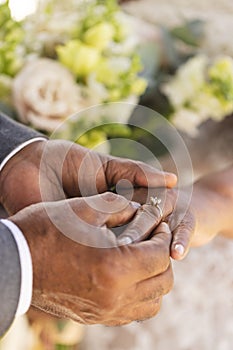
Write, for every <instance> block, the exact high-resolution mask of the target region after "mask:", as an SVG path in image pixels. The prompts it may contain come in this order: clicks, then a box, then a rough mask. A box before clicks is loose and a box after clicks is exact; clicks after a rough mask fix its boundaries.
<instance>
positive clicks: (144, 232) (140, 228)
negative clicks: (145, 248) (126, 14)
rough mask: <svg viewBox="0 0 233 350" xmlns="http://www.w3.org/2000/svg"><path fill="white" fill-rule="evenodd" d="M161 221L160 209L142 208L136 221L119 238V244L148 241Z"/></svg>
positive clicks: (146, 206) (150, 206) (136, 216)
mask: <svg viewBox="0 0 233 350" xmlns="http://www.w3.org/2000/svg"><path fill="white" fill-rule="evenodd" d="M161 220H162V217H161V212H160V210H159V209H158V207H156V206H153V205H143V206H141V208H140V209H139V210H138V211H137V213H136V215H135V217H134V219H133V220H132V221H131V223H130V224H129V225H128V227H127V228H126V229H125V231H124V232H123V233H122V234H121V235H120V236H119V237H118V239H117V241H118V244H119V245H124V244H130V243H133V242H139V241H143V240H145V239H147V238H148V237H149V236H150V235H151V233H152V231H153V230H154V229H155V228H156V227H157V226H158V225H159V223H160V222H161Z"/></svg>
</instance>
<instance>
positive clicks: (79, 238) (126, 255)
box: [10, 193, 173, 326]
mask: <svg viewBox="0 0 233 350" xmlns="http://www.w3.org/2000/svg"><path fill="white" fill-rule="evenodd" d="M96 208H99V210H98V209H96ZM136 208H137V207H136V206H135V204H134V203H131V202H128V201H127V200H126V199H125V198H123V197H121V196H119V195H114V194H112V193H105V194H102V195H97V196H93V197H89V198H77V199H70V200H66V201H58V202H53V203H40V204H36V205H32V206H30V207H27V208H26V209H23V210H22V211H20V212H18V213H17V214H15V215H14V216H12V217H10V220H12V221H13V222H14V223H15V224H16V225H18V227H19V228H20V229H21V230H22V232H23V233H24V235H25V237H26V239H27V241H28V244H29V247H30V251H31V255H32V261H33V272H34V281H33V282H34V283H33V300H32V305H33V306H35V307H37V308H39V309H41V310H44V311H45V312H49V313H51V314H53V315H57V316H59V317H62V318H64V317H65V318H70V319H73V320H75V321H78V322H81V323H85V324H96V323H101V324H105V325H111V326H112V325H122V324H126V323H129V322H131V321H134V320H143V319H146V318H149V317H152V316H154V315H155V314H157V312H158V311H159V308H160V303H161V299H162V297H163V295H164V294H166V293H167V292H169V290H170V289H171V287H172V284H173V275H172V269H171V265H170V259H169V246H170V241H171V233H170V230H169V228H168V226H167V225H166V224H165V223H164V224H161V225H160V226H159V227H158V228H157V229H156V230H155V231H154V232H153V234H152V236H151V238H150V240H148V241H146V242H138V243H135V244H132V245H122V246H117V240H116V237H115V235H114V234H113V233H112V232H111V230H110V229H109V227H112V226H118V225H123V224H125V223H127V222H128V221H129V220H131V219H132V217H133V216H134V214H135V212H136V210H137V209H136ZM126 231H127V229H126ZM84 243H85V244H84ZM88 244H89V245H88ZM104 247H105V248H104Z"/></svg>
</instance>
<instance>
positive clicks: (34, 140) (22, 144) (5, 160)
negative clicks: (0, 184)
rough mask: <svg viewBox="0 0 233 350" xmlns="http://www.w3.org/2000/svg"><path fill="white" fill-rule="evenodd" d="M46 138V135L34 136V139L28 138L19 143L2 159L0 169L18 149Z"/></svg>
mask: <svg viewBox="0 0 233 350" xmlns="http://www.w3.org/2000/svg"><path fill="white" fill-rule="evenodd" d="M45 140H47V139H46V137H35V138H34V139H30V140H28V141H26V142H23V143H21V145H19V146H18V147H16V148H15V149H14V150H13V151H12V152H11V153H9V154H8V155H7V156H6V158H5V159H3V161H2V163H1V164H0V171H1V170H2V169H3V168H4V166H5V165H6V163H7V162H8V161H9V160H10V159H11V158H12V157H14V155H16V154H17V153H18V152H19V151H21V150H22V149H23V148H24V147H26V146H28V145H30V144H31V143H33V142H36V141H45Z"/></svg>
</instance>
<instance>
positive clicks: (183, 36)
mask: <svg viewBox="0 0 233 350" xmlns="http://www.w3.org/2000/svg"><path fill="white" fill-rule="evenodd" d="M204 25H205V22H204V21H202V20H200V19H194V20H192V21H188V22H185V24H184V25H182V26H178V27H175V28H174V29H172V30H171V35H172V36H173V37H174V38H177V39H179V40H181V41H183V42H184V43H185V44H187V45H190V46H194V47H198V46H199V45H200V43H201V40H202V39H203V37H204Z"/></svg>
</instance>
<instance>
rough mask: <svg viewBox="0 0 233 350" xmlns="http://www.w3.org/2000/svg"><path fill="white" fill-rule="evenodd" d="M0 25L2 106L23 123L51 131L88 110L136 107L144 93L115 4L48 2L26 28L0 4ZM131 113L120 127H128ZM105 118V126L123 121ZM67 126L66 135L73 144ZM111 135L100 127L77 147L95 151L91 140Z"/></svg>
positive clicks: (132, 43)
mask: <svg viewBox="0 0 233 350" xmlns="http://www.w3.org/2000/svg"><path fill="white" fill-rule="evenodd" d="M0 25H1V28H4V30H3V31H1V36H0V54H1V58H2V59H1V63H0V100H1V101H2V102H4V103H5V104H7V105H8V106H10V105H11V107H12V108H13V109H15V111H16V112H17V117H18V118H19V120H20V121H22V122H23V123H26V124H29V125H31V126H33V127H35V128H37V129H40V130H43V131H46V132H48V133H52V132H53V131H54V130H55V129H56V127H57V126H58V125H59V124H60V123H61V122H62V121H63V120H65V119H66V118H67V117H68V116H70V115H72V114H75V113H77V112H79V111H81V110H83V109H85V108H87V107H90V106H93V105H97V104H107V103H109V102H118V101H124V102H128V103H132V104H135V103H137V101H138V97H139V96H140V95H141V94H142V93H143V92H144V91H145V89H146V85H147V83H146V80H145V79H143V78H142V77H140V76H139V72H140V71H141V70H142V65H141V63H140V58H139V56H138V55H137V53H135V49H136V47H137V44H138V40H137V37H136V36H135V35H134V33H133V30H132V28H131V27H130V21H128V16H127V15H126V14H125V13H123V12H122V10H121V9H120V7H119V5H118V4H117V1H116V0H106V1H103V0H88V1H81V0H76V1H74V0H70V1H68V2H63V1H60V0H56V1H55V0H50V1H49V0H47V1H44V2H41V4H40V6H39V8H38V11H37V13H35V14H34V15H32V16H30V17H27V18H26V19H25V20H24V21H22V22H16V21H14V19H12V17H11V14H10V10H9V7H8V1H7V2H6V3H5V4H3V5H0ZM11 96H12V98H11ZM132 108H133V106H131V108H129V109H128V110H126V111H125V115H122V116H121V121H123V122H127V119H128V118H129V115H130V112H131V111H132ZM107 112H108V113H106V111H105V113H104V117H105V122H106V121H111V122H113V121H116V122H117V121H118V120H112V119H111V118H112V117H111V111H110V110H108V111H107ZM106 115H109V117H108V118H109V119H108V120H106ZM102 117H103V116H101V115H99V116H97V115H96V116H95V118H92V120H90V121H88V115H87V114H86V115H85V116H83V118H84V119H87V120H86V123H87V124H88V126H89V127H92V126H95V125H98V124H100V123H101V118H102ZM79 123H82V124H83V121H80V120H79V117H77V118H76V120H75V127H76V128H79ZM73 127H74V125H73V124H72V125H71V126H70V128H73ZM70 128H69V126H68V129H66V130H65V131H64V134H65V136H66V137H68V138H69V134H70V132H71V130H69V129H70ZM119 132H120V133H121V132H123V129H122V131H120V130H119ZM107 135H108V130H107V129H106V128H105V129H104V130H99V129H98V130H97V131H96V130H95V131H94V137H92V136H93V135H91V133H89V137H88V138H85V137H84V138H82V139H80V140H79V141H81V143H83V144H84V145H87V146H90V144H89V140H91V139H92V141H91V143H92V144H96V143H98V142H99V141H100V140H101V141H102V140H104V139H106V137H107ZM92 144H91V145H92Z"/></svg>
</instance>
